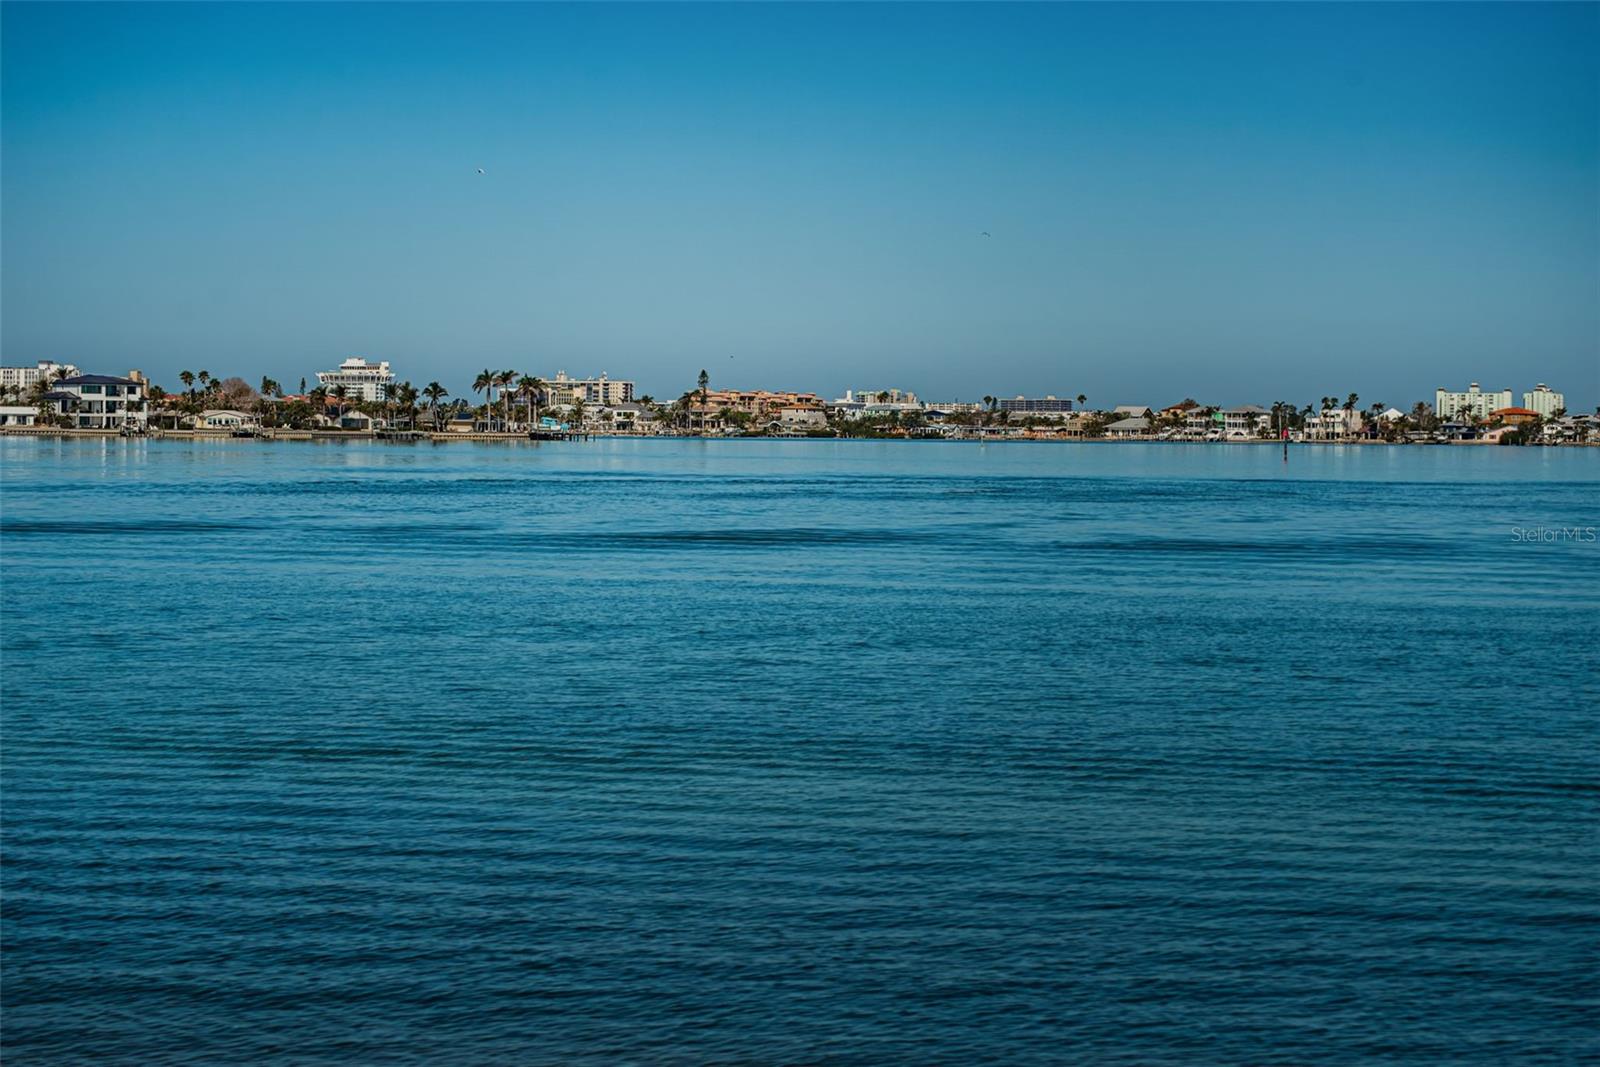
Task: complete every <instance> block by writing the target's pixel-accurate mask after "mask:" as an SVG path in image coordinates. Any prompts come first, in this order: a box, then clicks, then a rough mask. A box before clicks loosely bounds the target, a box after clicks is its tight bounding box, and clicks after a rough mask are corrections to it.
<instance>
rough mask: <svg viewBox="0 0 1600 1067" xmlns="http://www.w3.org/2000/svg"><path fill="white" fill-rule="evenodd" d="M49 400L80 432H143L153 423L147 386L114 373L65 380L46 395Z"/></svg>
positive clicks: (82, 375)
mask: <svg viewBox="0 0 1600 1067" xmlns="http://www.w3.org/2000/svg"><path fill="white" fill-rule="evenodd" d="M45 401H46V402H47V403H49V404H50V405H52V406H53V407H54V408H55V409H56V411H58V412H60V413H61V414H63V415H66V416H68V417H70V418H71V419H72V424H73V425H74V426H76V427H77V428H78V429H80V430H120V429H123V428H125V427H126V428H130V429H140V430H142V429H144V428H145V427H146V426H147V425H148V424H149V421H150V413H149V412H148V411H146V410H145V406H146V405H145V387H144V383H143V382H141V381H139V380H138V379H136V378H118V377H116V376H115V375H111V374H79V375H75V376H73V377H70V378H62V379H59V380H58V381H57V382H56V383H55V388H53V389H51V390H50V392H48V393H46V394H45Z"/></svg>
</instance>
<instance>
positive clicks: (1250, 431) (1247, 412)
mask: <svg viewBox="0 0 1600 1067" xmlns="http://www.w3.org/2000/svg"><path fill="white" fill-rule="evenodd" d="M1219 414H1220V415H1221V416H1222V436H1223V437H1224V438H1225V439H1227V440H1229V441H1248V440H1252V439H1254V438H1257V437H1260V436H1261V432H1262V431H1263V430H1270V429H1271V428H1272V412H1270V411H1268V410H1267V409H1266V408H1264V407H1261V406H1260V405H1258V404H1236V405H1234V406H1233V407H1227V408H1223V409H1222V410H1221V411H1220V412H1219Z"/></svg>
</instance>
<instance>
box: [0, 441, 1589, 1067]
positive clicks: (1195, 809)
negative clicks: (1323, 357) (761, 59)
mask: <svg viewBox="0 0 1600 1067" xmlns="http://www.w3.org/2000/svg"><path fill="white" fill-rule="evenodd" d="M0 463H3V480H0V559H3V569H0V578H3V596H0V627H3V629H0V697H3V720H4V721H3V743H4V747H3V750H0V785H3V802H4V803H3V828H4V838H3V846H4V867H3V879H4V899H3V904H4V908H3V949H4V952H3V957H0V972H3V987H4V1027H3V1051H4V1055H5V1057H6V1059H7V1061H8V1062H9V1063H11V1064H15V1065H24V1064H39V1063H62V1062H77V1061H84V1060H90V1059H94V1060H97V1061H100V1062H114V1063H129V1064H164V1063H185V1064H187V1063H225V1062H246V1061H261V1060H283V1061H286V1062H296V1063H349V1062H359V1063H508V1064H509V1063H517V1064H528V1063H563V1064H567V1063H584V1062H592V1063H618V1062H633V1063H702V1062H712V1061H714V1062H751V1063H800V1062H839V1063H850V1062H857V1063H882V1062H917V1063H922V1062H948V1063H977V1062H1006V1063H1045V1062H1065V1063H1142V1064H1198V1063H1230V1064H1232V1063H1245V1062H1249V1063H1308V1062H1317V1063H1347V1064H1354V1063H1403V1064H1424V1063H1426V1064H1436V1063H1444V1062H1449V1063H1481V1064H1505V1063H1549V1064H1565V1063H1572V1062H1575V1061H1577V1060H1580V1059H1583V1058H1585V1057H1590V1056H1594V1055H1596V1052H1597V1048H1596V1045H1595V1042H1594V1037H1593V1035H1594V1029H1593V1027H1594V1023H1595V1016H1596V1008H1597V1000H1600V997H1597V987H1596V984H1595V981H1594V973H1595V970H1594V968H1595V963H1596V948H1597V936H1596V935H1597V931H1600V889H1597V879H1596V874H1597V855H1596V816H1597V814H1600V775H1597V773H1596V772H1597V769H1600V768H1597V762H1596V740H1597V737H1596V726H1595V709H1596V708H1597V707H1600V666H1597V663H1596V656H1595V651H1594V650H1595V647H1596V623H1597V620H1600V611H1597V609H1600V546H1597V545H1596V544H1595V543H1593V542H1581V541H1577V542H1574V541H1558V542H1540V543H1525V542H1523V541H1519V540H1518V539H1517V538H1516V536H1515V535H1514V533H1513V531H1514V530H1515V529H1525V530H1533V529H1536V528H1539V527H1544V528H1546V529H1555V528H1561V527H1575V526H1576V527H1583V526H1600V452H1597V451H1594V450H1579V449H1567V450H1558V449H1516V448H1411V449H1395V448H1361V447H1355V448H1322V449H1312V448H1297V449H1295V450H1294V453H1293V455H1292V456H1291V458H1290V460H1289V461H1288V463H1287V464H1285V463H1284V461H1283V460H1282V458H1281V456H1280V454H1279V453H1278V452H1277V451H1275V450H1274V449H1273V448H1271V447H1225V446H1212V447H1205V446H1195V447H1184V446H1171V447H1159V446H1156V447H1152V446H1138V445H1130V446H1110V445H1105V446H1096V445H1078V446H1073V445H1003V446H992V445H991V446H978V445H968V444H937V443H926V444H904V443H877V442H810V441H794V442H787V441H771V442H754V441H750V442H746V441H723V442H716V441H712V442H704V441H630V440H611V441H597V442H590V443H586V444H577V443H573V444H565V443H557V444H540V445H532V444H529V445H521V446H505V445H469V444H459V443H452V444H450V445H443V446H432V445H398V444H382V443H376V442H368V443H327V444H323V443H279V444H263V443H258V442H249V441H241V442H235V441H219V442H179V441H151V442H141V441H132V442H129V441H120V440H108V441H57V440H42V439H31V438H20V439H19V438H7V439H0Z"/></svg>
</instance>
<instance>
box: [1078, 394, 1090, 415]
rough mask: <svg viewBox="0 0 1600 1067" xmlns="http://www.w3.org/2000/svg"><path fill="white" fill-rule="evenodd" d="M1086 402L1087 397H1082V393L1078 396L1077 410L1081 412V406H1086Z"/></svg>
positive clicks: (1087, 400)
mask: <svg viewBox="0 0 1600 1067" xmlns="http://www.w3.org/2000/svg"><path fill="white" fill-rule="evenodd" d="M1088 402H1089V398H1088V397H1086V396H1084V395H1083V394H1082V393H1079V394H1078V410H1080V411H1081V410H1083V405H1085V404H1087V403H1088Z"/></svg>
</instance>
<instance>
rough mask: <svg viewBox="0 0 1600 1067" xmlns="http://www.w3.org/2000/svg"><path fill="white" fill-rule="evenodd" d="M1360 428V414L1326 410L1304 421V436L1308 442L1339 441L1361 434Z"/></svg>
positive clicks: (1334, 409) (1340, 410)
mask: <svg viewBox="0 0 1600 1067" xmlns="http://www.w3.org/2000/svg"><path fill="white" fill-rule="evenodd" d="M1361 426H1362V419H1361V412H1359V411H1356V410H1353V409H1352V410H1350V411H1346V410H1345V409H1344V408H1328V409H1327V410H1326V411H1324V412H1323V413H1322V414H1320V415H1313V416H1311V417H1310V418H1309V419H1307V420H1306V421H1305V436H1306V439H1307V440H1310V441H1339V440H1342V439H1344V438H1346V437H1354V436H1356V435H1357V434H1358V433H1360V432H1361Z"/></svg>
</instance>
